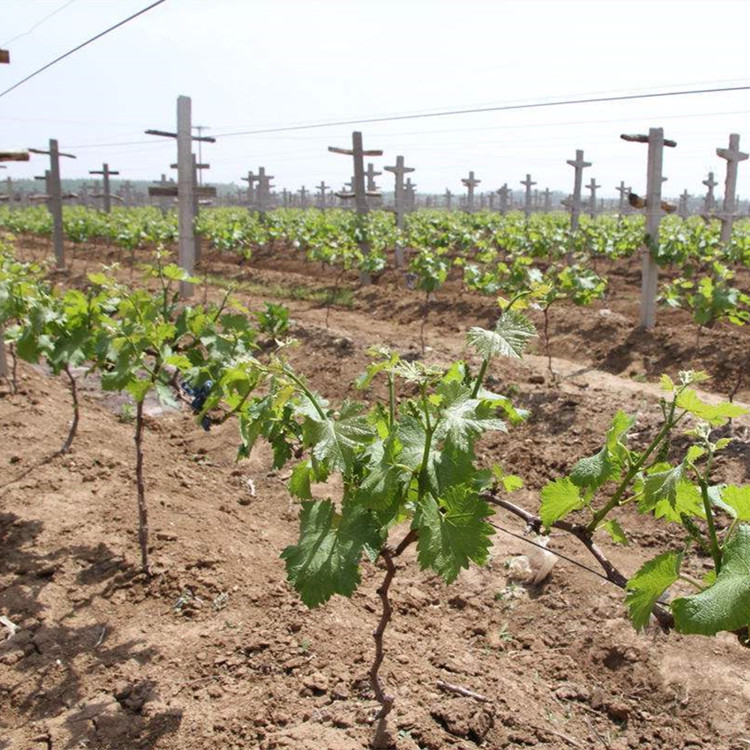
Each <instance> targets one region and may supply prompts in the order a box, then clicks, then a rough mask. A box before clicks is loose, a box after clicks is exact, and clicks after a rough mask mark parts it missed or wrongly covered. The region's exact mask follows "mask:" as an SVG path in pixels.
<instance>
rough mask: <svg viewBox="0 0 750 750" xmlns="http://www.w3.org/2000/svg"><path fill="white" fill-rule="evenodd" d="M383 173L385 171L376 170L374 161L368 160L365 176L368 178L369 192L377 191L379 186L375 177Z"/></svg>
mask: <svg viewBox="0 0 750 750" xmlns="http://www.w3.org/2000/svg"><path fill="white" fill-rule="evenodd" d="M381 174H383V173H382V172H377V171H376V170H375V165H374V164H373V163H372V162H368V164H367V171H366V172H365V177H366V178H367V190H368V191H369V192H372V193H375V192H377V190H378V186H377V185H376V184H375V178H376V177H380V175H381Z"/></svg>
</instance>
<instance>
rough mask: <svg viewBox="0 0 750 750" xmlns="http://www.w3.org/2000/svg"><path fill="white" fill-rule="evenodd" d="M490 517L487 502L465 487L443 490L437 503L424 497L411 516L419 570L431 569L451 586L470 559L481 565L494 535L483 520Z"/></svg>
mask: <svg viewBox="0 0 750 750" xmlns="http://www.w3.org/2000/svg"><path fill="white" fill-rule="evenodd" d="M491 515H492V511H491V509H490V507H489V506H488V505H487V503H485V502H484V500H482V499H481V498H480V497H479V495H478V494H477V493H476V492H474V490H472V489H471V488H470V487H467V486H465V485H464V486H456V487H451V488H450V489H448V490H446V492H445V493H444V495H443V496H442V497H441V498H440V502H439V503H438V502H436V501H435V499H434V498H433V497H432V496H431V495H427V496H426V497H424V498H423V499H422V502H421V503H420V505H419V507H418V508H417V512H416V514H415V516H414V525H415V527H416V528H417V529H418V530H419V539H418V541H417V557H418V560H419V564H420V566H421V567H422V569H423V570H424V569H425V568H431V569H432V570H434V571H435V572H436V573H437V574H438V575H440V576H441V577H442V578H443V579H444V580H445V582H446V583H450V582H451V581H453V580H455V578H456V576H458V573H459V571H460V570H461V568H468V567H469V561H470V560H473V561H474V562H475V563H477V565H483V564H484V563H485V562H486V561H487V557H488V555H489V548H490V545H491V542H490V537H491V536H492V534H493V533H494V530H493V528H492V526H490V524H489V523H487V520H486V519H487V518H488V517H489V516H491Z"/></svg>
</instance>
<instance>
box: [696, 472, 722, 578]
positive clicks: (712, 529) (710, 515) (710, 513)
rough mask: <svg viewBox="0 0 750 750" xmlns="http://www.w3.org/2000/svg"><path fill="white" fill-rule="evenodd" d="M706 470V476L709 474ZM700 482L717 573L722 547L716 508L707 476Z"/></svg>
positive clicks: (719, 571) (712, 555)
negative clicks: (709, 492)
mask: <svg viewBox="0 0 750 750" xmlns="http://www.w3.org/2000/svg"><path fill="white" fill-rule="evenodd" d="M708 471H710V462H709V469H708V470H707V471H706V476H708ZM698 482H699V484H700V486H701V498H702V500H703V510H704V512H705V514H706V525H707V527H708V538H709V540H710V542H711V557H712V558H713V561H714V567H715V568H716V575H718V574H719V573H721V549H720V547H719V538H718V536H717V535H716V524H715V523H714V509H713V508H712V507H711V500H710V498H709V496H708V482H707V481H706V478H705V477H699V478H698Z"/></svg>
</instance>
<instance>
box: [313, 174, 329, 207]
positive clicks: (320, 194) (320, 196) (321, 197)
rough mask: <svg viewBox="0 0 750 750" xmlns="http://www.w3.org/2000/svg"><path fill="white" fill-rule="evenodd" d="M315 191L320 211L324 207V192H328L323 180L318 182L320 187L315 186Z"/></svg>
mask: <svg viewBox="0 0 750 750" xmlns="http://www.w3.org/2000/svg"><path fill="white" fill-rule="evenodd" d="M316 190H317V191H318V208H319V209H320V210H321V211H322V210H323V209H324V208H325V207H326V190H328V185H326V183H325V180H321V181H320V185H317V186H316Z"/></svg>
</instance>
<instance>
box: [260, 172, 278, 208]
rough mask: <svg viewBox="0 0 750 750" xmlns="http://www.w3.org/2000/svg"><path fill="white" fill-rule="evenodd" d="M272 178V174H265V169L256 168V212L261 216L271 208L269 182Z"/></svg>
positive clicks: (270, 185) (270, 186)
mask: <svg viewBox="0 0 750 750" xmlns="http://www.w3.org/2000/svg"><path fill="white" fill-rule="evenodd" d="M273 178H274V176H273V175H272V174H266V168H265V167H258V189H257V192H256V198H257V203H258V211H259V213H261V214H265V212H266V211H267V210H268V209H269V208H270V206H271V188H272V187H273V185H272V184H271V180H272V179H273Z"/></svg>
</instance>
